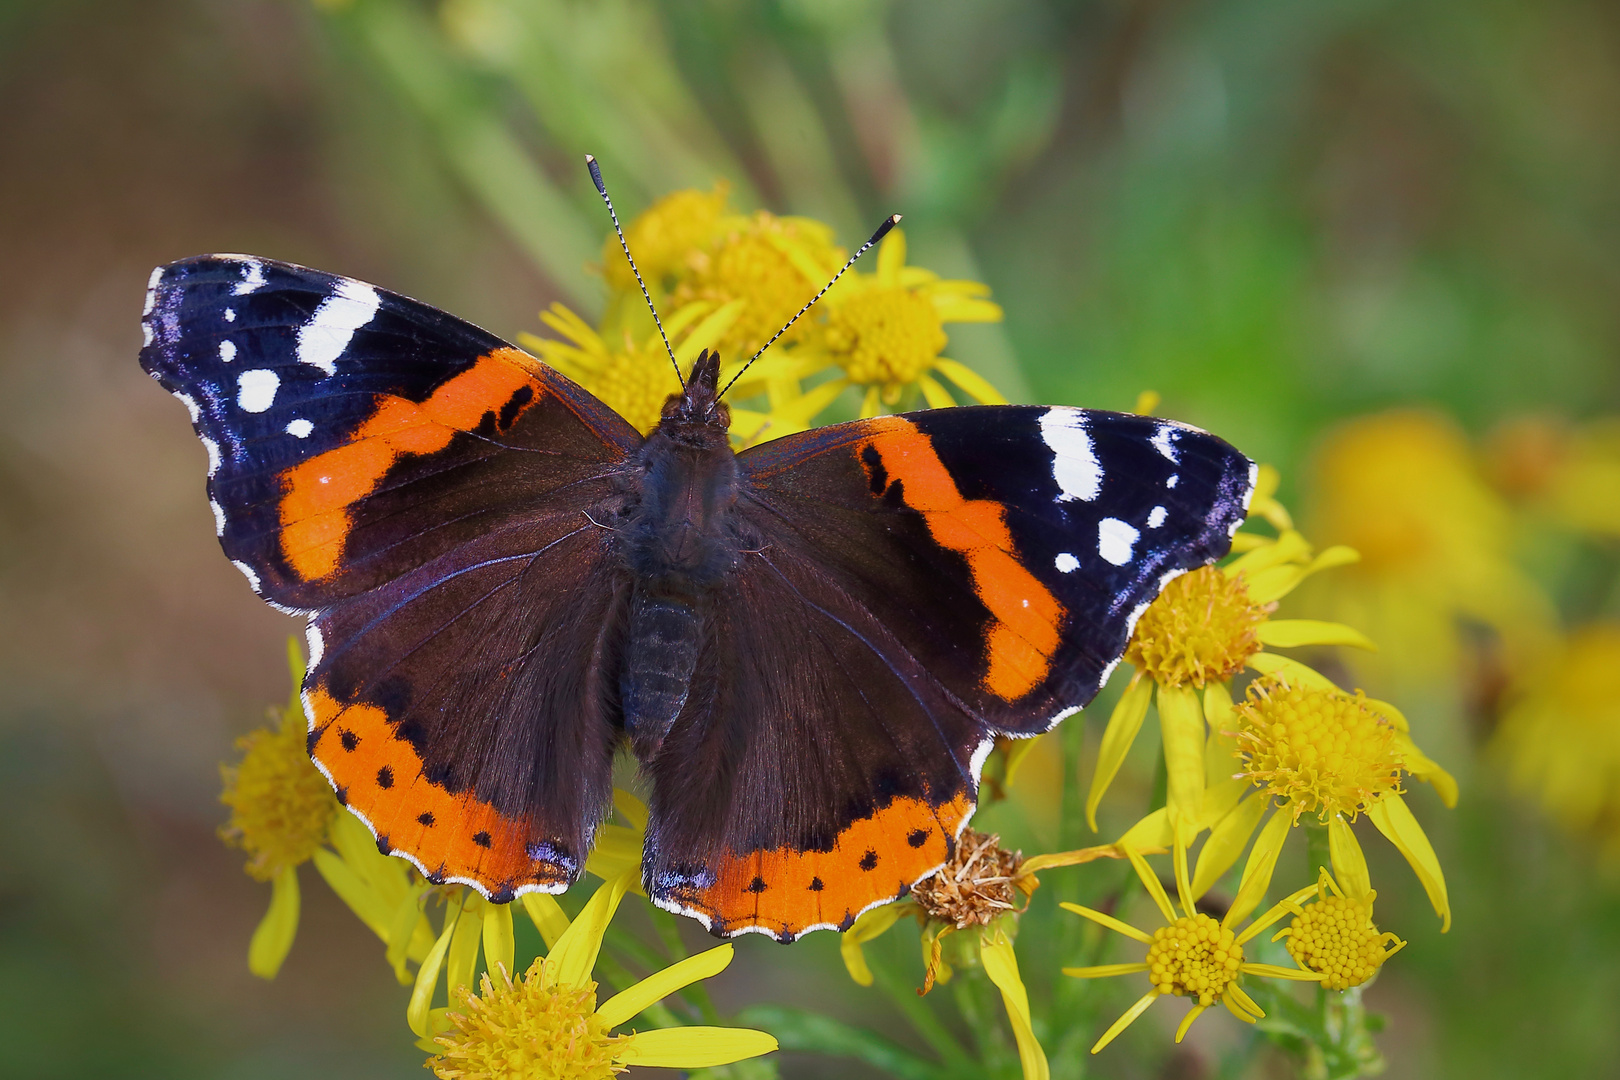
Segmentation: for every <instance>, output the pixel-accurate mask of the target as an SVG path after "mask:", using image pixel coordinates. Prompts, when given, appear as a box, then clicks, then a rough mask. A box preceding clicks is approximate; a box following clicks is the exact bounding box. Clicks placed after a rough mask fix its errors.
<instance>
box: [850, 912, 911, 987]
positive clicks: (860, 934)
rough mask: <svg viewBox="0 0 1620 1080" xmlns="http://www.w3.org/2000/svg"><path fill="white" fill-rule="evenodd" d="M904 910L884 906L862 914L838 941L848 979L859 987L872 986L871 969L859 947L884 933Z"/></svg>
mask: <svg viewBox="0 0 1620 1080" xmlns="http://www.w3.org/2000/svg"><path fill="white" fill-rule="evenodd" d="M905 910H906V909H905V906H904V904H885V905H883V906H882V907H876V908H872V909H871V910H869V911H865V912H862V913H861V916H860V918H858V919H856V920H855V924H854V925H853V926H851V927H850V928H849V929H848V930H846V931H845V932H844V936H843V937H842V938H841V939H840V940H839V942H838V951H839V953H840V954H841V955H842V956H843V958H844V967H845V968H846V969H847V970H848V971H849V977H850V978H851V979H854V980H855V982H856V983H858V984H859V985H861V986H871V985H872V969H871V968H870V967H868V966H867V964H866V955H865V954H864V953H862V952H861V946H862V945H864V944H866V943H867V942H868V941H871V940H872V939H873V938H875V937H877V936H878V935H880V934H883V933H884V932H886V931H887V930H888V929H889V927H891V926H893V925H894V923H895V920H896V919H898V918H900V916H901V915H902V914H903V913H904V911H905Z"/></svg>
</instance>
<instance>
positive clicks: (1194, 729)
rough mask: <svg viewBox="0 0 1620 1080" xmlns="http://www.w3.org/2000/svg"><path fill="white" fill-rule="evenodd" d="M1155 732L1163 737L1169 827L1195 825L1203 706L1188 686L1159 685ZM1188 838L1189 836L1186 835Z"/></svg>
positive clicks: (1199, 807) (1199, 795)
mask: <svg viewBox="0 0 1620 1080" xmlns="http://www.w3.org/2000/svg"><path fill="white" fill-rule="evenodd" d="M1158 701H1159V733H1160V735H1162V736H1163V738H1164V767H1165V773H1166V775H1167V777H1168V778H1169V789H1168V796H1167V798H1166V800H1165V806H1166V808H1167V809H1168V810H1169V811H1170V826H1171V828H1172V829H1176V830H1177V831H1178V835H1180V827H1181V826H1182V825H1183V824H1185V825H1186V827H1187V830H1188V831H1190V830H1192V829H1196V828H1197V827H1198V817H1199V813H1200V811H1202V810H1203V807H1204V709H1203V706H1202V703H1201V702H1199V700H1198V694H1197V692H1196V691H1194V690H1193V689H1192V687H1190V686H1161V687H1159V698H1158ZM1187 839H1188V840H1190V839H1191V837H1190V836H1188V837H1187Z"/></svg>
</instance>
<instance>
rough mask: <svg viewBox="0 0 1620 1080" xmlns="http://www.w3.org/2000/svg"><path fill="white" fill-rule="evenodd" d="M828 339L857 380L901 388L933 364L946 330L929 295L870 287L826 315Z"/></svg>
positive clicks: (849, 372)
mask: <svg viewBox="0 0 1620 1080" xmlns="http://www.w3.org/2000/svg"><path fill="white" fill-rule="evenodd" d="M826 341H827V346H828V347H829V348H830V349H832V350H833V351H834V352H835V353H838V354H840V355H839V359H838V363H839V364H840V365H842V367H843V369H844V371H845V372H846V373H847V374H848V375H849V377H850V378H851V379H852V380H854V381H855V382H857V383H862V384H864V385H868V386H872V385H876V386H884V387H899V386H903V385H906V384H909V383H914V382H916V381H917V379H918V377H919V376H921V375H924V374H926V373H927V372H928V369H929V368H931V367H933V366H934V361H935V360H936V359H938V357H939V354H940V351H941V350H942V349H944V348H945V327H944V324H943V323H942V322H941V321H940V318H939V310H938V309H937V308H935V307H934V303H933V301H932V300H930V299H928V298H927V297H926V296H919V295H918V294H916V293H914V292H912V291H911V290H910V289H905V288H901V287H899V286H893V287H888V288H885V287H883V286H880V285H872V286H869V287H867V288H866V289H863V290H862V291H861V292H858V293H856V294H855V295H854V296H851V297H850V298H849V299H847V300H845V301H843V302H842V303H840V304H838V305H837V306H835V307H833V308H831V309H830V310H829V311H828V313H827V336H826Z"/></svg>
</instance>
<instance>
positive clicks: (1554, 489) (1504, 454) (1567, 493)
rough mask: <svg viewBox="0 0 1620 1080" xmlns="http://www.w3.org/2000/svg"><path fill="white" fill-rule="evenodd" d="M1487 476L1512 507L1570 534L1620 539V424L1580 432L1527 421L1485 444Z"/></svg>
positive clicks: (1547, 421)
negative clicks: (1580, 533)
mask: <svg viewBox="0 0 1620 1080" xmlns="http://www.w3.org/2000/svg"><path fill="white" fill-rule="evenodd" d="M1485 463H1486V474H1487V475H1488V476H1489V477H1490V479H1491V482H1492V483H1493V484H1495V486H1496V488H1497V490H1498V491H1501V492H1502V493H1503V494H1504V495H1506V496H1507V497H1508V498H1509V499H1510V500H1511V501H1513V502H1515V503H1517V504H1519V505H1521V506H1522V507H1523V508H1524V509H1525V510H1527V511H1529V512H1531V513H1534V514H1536V515H1539V516H1541V517H1543V518H1545V519H1547V520H1550V521H1552V522H1553V523H1556V524H1557V525H1560V526H1562V527H1563V528H1566V529H1571V530H1573V531H1576V532H1584V533H1591V534H1593V535H1595V536H1605V537H1616V536H1620V419H1615V418H1608V419H1603V420H1597V421H1594V422H1592V423H1589V424H1585V425H1582V426H1580V427H1576V426H1574V425H1571V424H1568V423H1565V422H1562V421H1560V420H1557V419H1555V418H1553V417H1549V416H1525V417H1518V418H1515V419H1513V420H1510V421H1508V422H1506V423H1504V424H1502V425H1501V426H1500V427H1498V428H1497V430H1496V431H1494V432H1493V433H1492V434H1491V437H1490V438H1489V439H1488V440H1487V441H1486V444H1485Z"/></svg>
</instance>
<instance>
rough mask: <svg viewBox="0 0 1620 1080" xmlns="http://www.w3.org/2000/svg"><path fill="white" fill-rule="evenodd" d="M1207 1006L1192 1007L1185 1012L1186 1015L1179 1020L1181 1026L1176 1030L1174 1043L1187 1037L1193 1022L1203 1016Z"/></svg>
mask: <svg viewBox="0 0 1620 1080" xmlns="http://www.w3.org/2000/svg"><path fill="white" fill-rule="evenodd" d="M1206 1008H1208V1006H1207V1005H1194V1006H1193V1007H1192V1008H1191V1009H1188V1010H1187V1015H1186V1016H1184V1017H1182V1018H1181V1025H1180V1026H1179V1027H1177V1028H1176V1042H1180V1041H1181V1040H1182V1039H1185V1038H1186V1037H1187V1030H1188V1029H1189V1028H1191V1027H1192V1025H1193V1021H1194V1020H1196V1019H1198V1018H1199V1017H1200V1016H1202V1015H1203V1014H1204V1010H1205V1009H1206Z"/></svg>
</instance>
